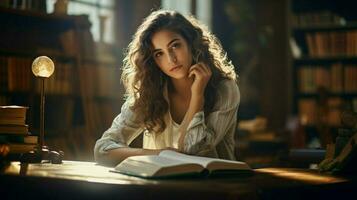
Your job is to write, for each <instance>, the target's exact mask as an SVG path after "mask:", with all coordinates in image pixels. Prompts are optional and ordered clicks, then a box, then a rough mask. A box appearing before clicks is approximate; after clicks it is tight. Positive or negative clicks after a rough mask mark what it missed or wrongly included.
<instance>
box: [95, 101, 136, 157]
mask: <svg viewBox="0 0 357 200" xmlns="http://www.w3.org/2000/svg"><path fill="white" fill-rule="evenodd" d="M142 131H143V128H142V126H141V125H140V123H138V122H136V121H135V115H134V113H133V112H132V110H131V109H130V108H129V102H128V101H126V102H125V103H124V104H123V106H122V108H121V113H120V114H119V115H118V116H117V117H115V119H114V120H113V123H112V125H111V127H110V128H109V129H108V130H106V131H105V132H104V133H103V135H102V137H101V138H100V139H99V140H97V142H96V144H95V146H94V158H95V160H98V159H99V158H100V157H101V156H103V155H104V154H106V153H107V151H108V150H111V149H116V148H120V147H128V145H129V144H130V143H131V142H132V141H133V140H134V139H135V138H136V137H137V136H138V135H140V133H142Z"/></svg>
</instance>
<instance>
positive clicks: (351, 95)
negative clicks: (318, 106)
mask: <svg viewBox="0 0 357 200" xmlns="http://www.w3.org/2000/svg"><path fill="white" fill-rule="evenodd" d="M297 97H299V98H316V97H318V94H316V93H302V92H300V93H297ZM328 97H341V98H344V99H348V98H356V97H357V92H356V93H348V92H341V93H329V94H328Z"/></svg>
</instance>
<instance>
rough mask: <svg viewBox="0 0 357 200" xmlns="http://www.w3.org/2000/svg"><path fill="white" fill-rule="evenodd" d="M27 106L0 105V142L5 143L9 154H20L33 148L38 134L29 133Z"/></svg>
mask: <svg viewBox="0 0 357 200" xmlns="http://www.w3.org/2000/svg"><path fill="white" fill-rule="evenodd" d="M27 109H28V108H27V107H23V106H0V144H1V145H7V146H8V147H9V149H10V152H9V154H21V153H26V152H29V151H32V150H34V148H35V147H36V146H37V143H38V136H36V135H31V134H30V133H29V129H28V125H27V124H26V112H27Z"/></svg>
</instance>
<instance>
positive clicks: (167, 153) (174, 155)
mask: <svg viewBox="0 0 357 200" xmlns="http://www.w3.org/2000/svg"><path fill="white" fill-rule="evenodd" d="M159 155H160V156H163V157H167V158H171V159H176V160H180V161H182V162H188V163H197V164H200V165H202V166H203V167H205V168H207V166H208V165H209V164H210V163H212V162H220V163H232V164H235V163H236V164H241V163H242V162H238V161H231V160H224V159H218V158H208V157H201V156H191V155H186V154H183V153H178V152H176V151H171V150H164V151H161V153H160V154H159Z"/></svg>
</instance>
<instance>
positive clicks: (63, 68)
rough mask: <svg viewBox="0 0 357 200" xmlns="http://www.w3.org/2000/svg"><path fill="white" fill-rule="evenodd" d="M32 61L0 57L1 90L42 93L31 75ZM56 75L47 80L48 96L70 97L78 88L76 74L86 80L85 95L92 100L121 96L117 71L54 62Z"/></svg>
mask: <svg viewBox="0 0 357 200" xmlns="http://www.w3.org/2000/svg"><path fill="white" fill-rule="evenodd" d="M31 62H32V60H30V59H28V58H19V57H0V90H1V91H9V92H18V91H22V92H29V91H35V92H37V93H39V92H40V91H41V85H40V84H41V83H40V81H39V80H37V79H36V78H35V77H34V75H33V74H32V72H31V64H32V63H31ZM55 67H56V68H55V72H54V74H53V75H52V76H51V77H49V78H48V79H47V80H46V84H45V90H46V93H47V94H65V95H69V94H73V93H74V92H75V91H79V88H80V86H78V85H77V84H74V82H75V80H74V79H76V78H78V77H76V74H78V76H81V79H85V84H86V85H85V86H83V87H81V88H82V89H85V90H86V91H83V92H85V94H87V95H91V96H103V97H106V96H109V97H112V96H118V95H117V94H119V93H120V92H121V89H120V87H121V85H120V73H121V72H120V68H119V67H107V66H97V65H95V64H86V65H85V66H83V67H82V68H80V69H79V73H76V72H77V71H76V69H75V67H74V66H73V64H71V63H63V62H56V61H55Z"/></svg>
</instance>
